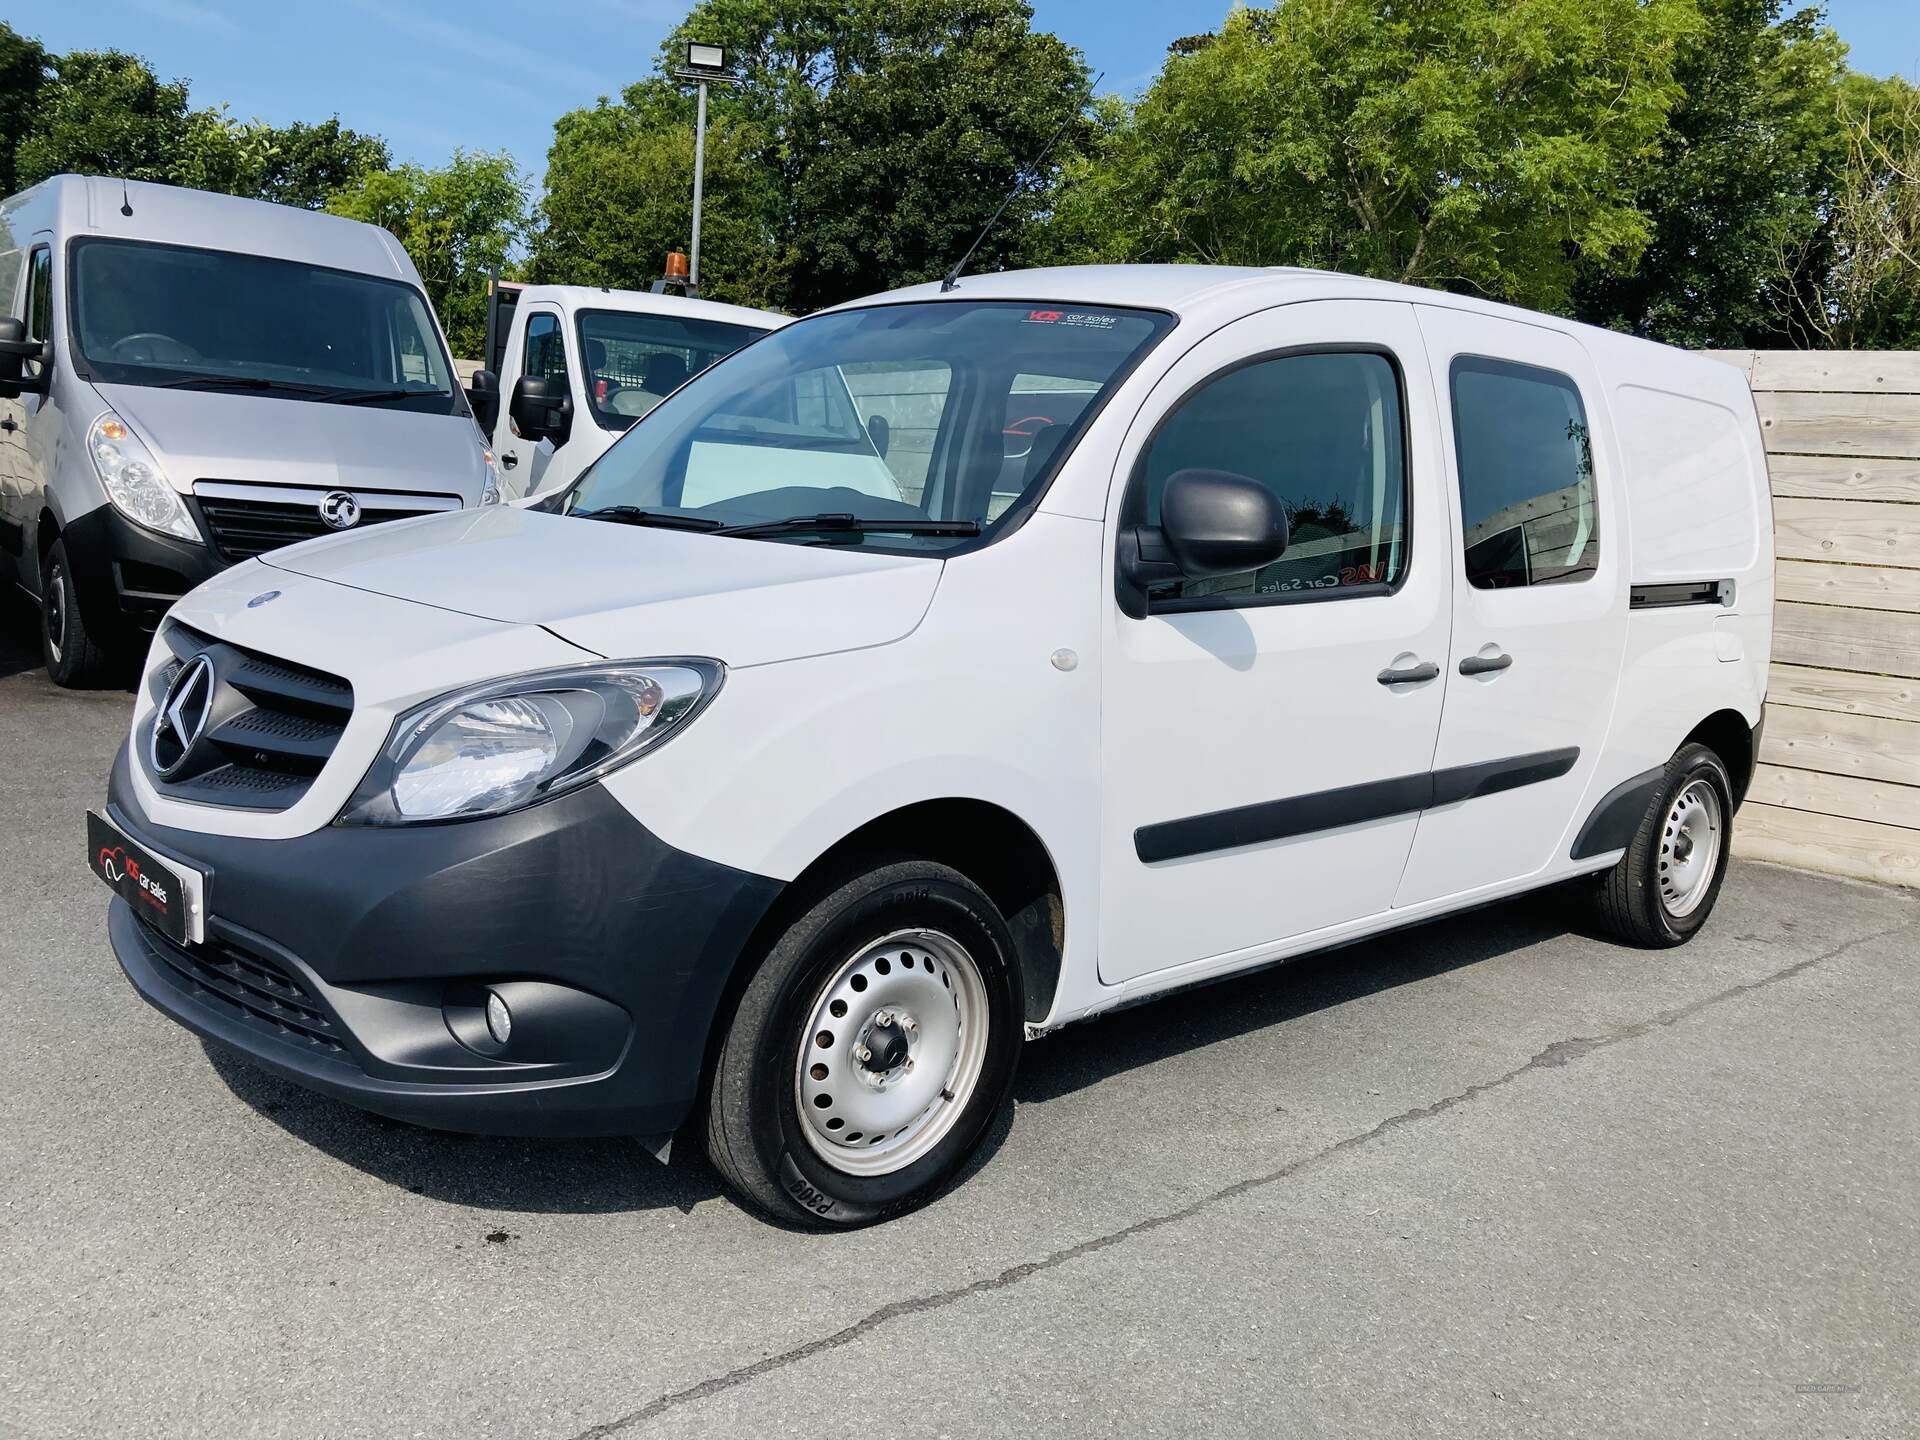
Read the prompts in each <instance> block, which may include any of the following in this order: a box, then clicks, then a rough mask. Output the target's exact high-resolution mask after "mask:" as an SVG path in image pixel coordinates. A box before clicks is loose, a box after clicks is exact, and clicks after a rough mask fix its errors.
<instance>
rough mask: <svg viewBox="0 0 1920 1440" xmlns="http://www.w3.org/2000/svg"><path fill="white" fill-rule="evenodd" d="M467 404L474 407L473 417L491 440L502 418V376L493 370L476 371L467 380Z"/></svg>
mask: <svg viewBox="0 0 1920 1440" xmlns="http://www.w3.org/2000/svg"><path fill="white" fill-rule="evenodd" d="M467 404H469V405H471V406H472V407H473V418H474V419H475V420H476V421H478V422H479V425H480V428H481V429H482V430H484V431H486V432H487V435H488V438H489V440H491V438H492V435H493V427H494V425H495V424H496V423H498V421H499V419H500V377H499V376H498V375H496V374H494V373H493V371H491V370H476V371H474V372H473V379H471V380H469V381H468V382H467Z"/></svg>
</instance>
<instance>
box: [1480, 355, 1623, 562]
mask: <svg viewBox="0 0 1920 1440" xmlns="http://www.w3.org/2000/svg"><path fill="white" fill-rule="evenodd" d="M1452 383H1453V441H1454V452H1455V456H1456V459H1457V462H1458V464H1459V469H1460V518H1461V524H1462V527H1463V529H1464V532H1465V533H1464V536H1463V540H1464V543H1465V547H1466V566H1467V579H1468V580H1469V581H1470V582H1472V584H1473V585H1474V586H1476V587H1477V588H1479V589H1481V590H1505V589H1512V588H1515V587H1518V586H1523V585H1548V584H1553V583H1556V582H1562V581H1575V580H1584V579H1586V578H1587V577H1588V576H1589V575H1591V574H1593V572H1594V569H1595V568H1596V566H1597V565H1598V564H1599V561H1600V515H1599V512H1598V510H1597V509H1596V507H1595V505H1594V491H1593V447H1592V444H1591V441H1590V439H1589V436H1588V431H1587V412H1586V407H1585V406H1584V405H1582V404H1581V403H1580V390H1579V388H1578V387H1577V386H1576V385H1575V384H1574V383H1573V381H1572V380H1571V379H1570V378H1568V377H1567V376H1565V375H1562V374H1561V373H1560V372H1559V371H1557V370H1542V369H1539V368H1537V367H1535V366H1532V365H1516V364H1513V363H1511V362H1509V361H1505V360H1488V359H1482V358H1480V357H1477V356H1462V357H1460V358H1459V359H1457V360H1455V361H1454V362H1453V374H1452Z"/></svg>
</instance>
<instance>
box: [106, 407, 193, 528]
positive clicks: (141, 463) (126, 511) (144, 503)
mask: <svg viewBox="0 0 1920 1440" xmlns="http://www.w3.org/2000/svg"><path fill="white" fill-rule="evenodd" d="M87 454H88V455H90V456H92V457H93V469H94V473H95V474H96V475H98V476H99V477H100V483H101V484H102V485H103V486H105V487H106V491H107V498H108V499H109V500H111V501H112V502H113V508H114V509H116V510H118V511H119V512H120V513H121V514H122V515H125V516H126V517H127V518H128V519H129V520H132V521H134V522H135V523H136V524H140V525H144V526H146V527H147V529H149V530H158V531H159V532H160V533H161V534H162V535H177V536H179V537H180V538H181V539H182V540H198V539H199V538H200V532H199V530H198V529H196V528H195V527H194V523H193V517H192V516H191V515H189V514H187V507H186V506H185V504H183V503H182V502H181V499H180V496H179V494H178V493H177V492H176V491H175V490H174V488H173V486H171V485H169V484H168V483H167V476H166V472H165V471H163V470H162V469H161V468H160V462H159V461H158V460H155V459H154V458H153V452H152V451H151V450H149V449H147V447H146V446H145V445H144V444H142V443H141V440H140V437H139V436H138V435H136V434H134V433H133V431H132V430H131V429H129V428H128V426H127V422H126V421H124V420H122V419H121V418H120V417H119V416H118V415H116V414H114V413H113V412H112V411H111V410H109V411H107V412H106V413H105V414H104V415H102V416H100V418H99V419H97V420H95V421H94V422H93V425H92V426H91V427H90V428H89V429H88V431H87Z"/></svg>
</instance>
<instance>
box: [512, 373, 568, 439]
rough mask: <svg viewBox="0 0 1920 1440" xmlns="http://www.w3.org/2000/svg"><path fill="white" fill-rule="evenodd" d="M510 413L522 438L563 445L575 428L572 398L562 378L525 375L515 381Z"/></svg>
mask: <svg viewBox="0 0 1920 1440" xmlns="http://www.w3.org/2000/svg"><path fill="white" fill-rule="evenodd" d="M507 414H509V415H510V416H512V417H513V428H514V429H516V430H518V431H519V432H520V437H521V438H522V439H523V440H551V441H553V443H554V444H556V445H564V444H566V441H567V432H568V431H570V430H571V429H572V428H573V401H572V399H571V398H570V397H569V396H568V395H567V388H566V384H565V382H563V381H559V380H553V379H549V378H548V377H546V376H544V375H522V376H521V377H520V378H519V379H518V380H516V381H515V382H514V386H513V399H512V400H511V401H510V402H508V405H507Z"/></svg>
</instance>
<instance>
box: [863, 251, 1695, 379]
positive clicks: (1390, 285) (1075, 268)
mask: <svg viewBox="0 0 1920 1440" xmlns="http://www.w3.org/2000/svg"><path fill="white" fill-rule="evenodd" d="M942 298H947V299H953V300H1032V301H1049V302H1053V303H1064V304H1070V305H1135V306H1141V307H1144V308H1147V309H1153V310H1166V311H1169V312H1171V313H1173V314H1175V315H1178V316H1180V317H1182V318H1183V319H1193V320H1197V321H1201V322H1203V323H1210V324H1215V325H1218V324H1225V323H1227V322H1228V321H1230V320H1233V319H1236V318H1238V317H1239V316H1242V315H1250V314H1253V313H1254V312H1255V311H1259V310H1265V309H1268V308H1270V307H1272V306H1275V305H1286V304H1292V303H1295V302H1298V301H1302V300H1398V301H1402V302H1405V303H1411V304H1420V305H1432V306H1440V307H1443V308H1445V309H1449V310H1464V311H1469V312H1471V313H1474V314H1480V315H1491V316H1496V317H1498V318H1501V319H1505V320H1512V321H1518V322H1520V323H1522V324H1527V325H1538V326H1542V327H1544V328H1546V329H1549V330H1557V331H1560V332H1561V333H1563V334H1568V335H1573V336H1575V337H1577V338H1578V339H1580V340H1581V341H1583V342H1585V343H1586V344H1587V346H1588V347H1589V349H1590V350H1594V351H1602V352H1605V353H1606V354H1607V355H1608V356H1609V357H1610V358H1612V359H1613V360H1614V361H1615V362H1616V363H1619V362H1622V361H1629V362H1630V357H1631V355H1632V354H1634V353H1639V354H1643V355H1651V354H1653V353H1657V354H1659V355H1660V356H1662V357H1664V358H1665V359H1666V360H1668V361H1670V362H1674V363H1679V364H1682V365H1684V366H1686V367H1688V368H1690V367H1691V366H1693V365H1695V364H1708V365H1717V366H1720V368H1723V369H1724V368H1726V367H1725V365H1724V362H1722V361H1719V360H1717V359H1715V358H1712V357H1709V356H1705V355H1702V354H1700V353H1698V352H1693V351H1685V350H1677V349H1674V348H1673V347H1672V346H1668V345H1660V344H1657V343H1655V342H1654V341H1651V340H1642V339H1638V338H1636V337H1634V336H1631V335H1626V334H1622V333H1621V332H1619V331H1617V330H1605V329H1601V328H1599V327H1598V326H1593V325H1584V324H1581V323H1580V322H1579V321H1576V320H1568V319H1564V318H1562V317H1560V316H1557V315H1547V314H1543V313H1542V312H1540V311H1537V310H1524V309H1521V308H1519V307H1517V306H1513V305H1502V304H1498V303H1496V302H1494V301H1491V300H1480V299H1476V298H1475V297H1473V296H1470V295H1454V294H1450V293H1449V292H1447V291H1444V290H1430V289H1427V288H1425V287H1424V286H1419V285H1401V284H1396V283H1394V282H1393V281H1390V280H1374V279H1369V278H1368V277H1366V276H1363V275H1346V274H1342V273H1340V272H1339V271H1335V270H1309V269H1301V268H1296V267H1293V266H1274V267H1271V268H1256V267H1251V266H1232V265H1063V266H1057V267H1053V268H1049V269H1035V270H1000V271H993V272H988V273H982V274H977V275H965V276H962V277H961V279H960V283H959V284H958V286H956V287H955V288H954V289H953V290H951V291H947V292H945V294H944V297H943V293H942V291H941V288H940V285H939V283H938V282H933V283H929V284H924V285H911V286H907V287H905V288H903V289H900V290H890V291H887V292H885V293H884V294H880V295H872V296H868V297H866V298H865V299H860V300H852V301H848V302H847V303H846V304H845V305H841V306H834V307H831V308H833V309H857V308H859V307H862V306H867V305H892V304H902V303H906V302H910V301H915V300H938V299H942Z"/></svg>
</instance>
